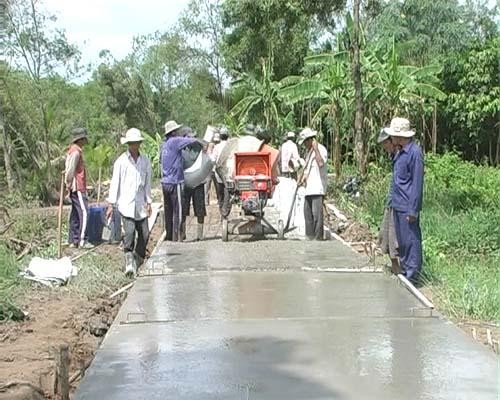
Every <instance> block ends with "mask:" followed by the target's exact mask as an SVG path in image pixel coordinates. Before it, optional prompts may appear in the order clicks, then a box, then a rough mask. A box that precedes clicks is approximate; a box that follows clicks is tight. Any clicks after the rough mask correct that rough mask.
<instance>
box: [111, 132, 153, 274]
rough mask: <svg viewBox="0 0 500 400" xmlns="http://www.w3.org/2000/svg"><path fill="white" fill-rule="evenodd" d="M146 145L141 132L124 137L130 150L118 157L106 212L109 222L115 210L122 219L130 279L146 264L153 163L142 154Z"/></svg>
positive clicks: (122, 140) (127, 134)
mask: <svg viewBox="0 0 500 400" xmlns="http://www.w3.org/2000/svg"><path fill="white" fill-rule="evenodd" d="M143 141H144V137H143V136H142V134H141V131H139V129H136V128H131V129H129V130H128V131H127V132H126V134H125V137H123V138H121V143H122V144H127V145H128V150H127V151H126V152H124V153H123V154H122V155H121V156H120V157H118V159H117V160H116V161H115V164H114V166H113V177H112V178H111V186H110V188H109V197H108V202H109V206H108V209H107V211H106V217H107V219H109V218H110V217H111V214H112V213H113V209H114V208H115V207H116V208H117V209H118V211H119V212H120V214H121V216H122V221H123V222H122V223H123V229H124V231H125V237H124V240H123V251H124V253H125V273H126V274H127V275H128V276H131V277H133V276H135V275H136V273H137V269H138V268H139V267H140V266H141V265H142V263H143V262H144V259H145V257H146V245H147V243H148V240H149V226H148V218H149V217H150V216H151V203H152V199H151V162H150V161H149V159H148V158H147V157H145V156H144V155H142V154H140V152H139V148H140V147H141V143H142V142H143ZM136 232H137V241H136V240H135V239H136Z"/></svg>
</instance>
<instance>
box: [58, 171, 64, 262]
mask: <svg viewBox="0 0 500 400" xmlns="http://www.w3.org/2000/svg"><path fill="white" fill-rule="evenodd" d="M63 203H64V171H63V172H61V187H60V193H59V209H58V214H57V258H61V257H62V214H63Z"/></svg>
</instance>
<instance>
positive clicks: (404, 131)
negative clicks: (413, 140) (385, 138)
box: [385, 117, 415, 138]
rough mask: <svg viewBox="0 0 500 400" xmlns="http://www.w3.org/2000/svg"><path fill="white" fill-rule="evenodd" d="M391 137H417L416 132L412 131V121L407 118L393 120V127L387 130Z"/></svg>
mask: <svg viewBox="0 0 500 400" xmlns="http://www.w3.org/2000/svg"><path fill="white" fill-rule="evenodd" d="M385 130H386V132H387V133H388V134H389V136H398V137H404V138H410V137H412V136H415V131H412V130H410V121H408V120H407V119H406V118H399V117H396V118H393V119H392V120H391V126H390V127H389V128H386V129H385Z"/></svg>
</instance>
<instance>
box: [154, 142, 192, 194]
mask: <svg viewBox="0 0 500 400" xmlns="http://www.w3.org/2000/svg"><path fill="white" fill-rule="evenodd" d="M197 141H198V140H197V139H195V138H190V137H180V136H174V137H170V138H167V139H166V140H165V141H164V142H163V143H162V146H161V153H160V163H161V172H162V174H161V183H162V184H174V185H177V184H179V183H183V182H184V168H183V159H182V149H184V148H185V147H187V146H189V145H191V144H193V143H196V142H197Z"/></svg>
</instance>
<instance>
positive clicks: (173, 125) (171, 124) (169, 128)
mask: <svg viewBox="0 0 500 400" xmlns="http://www.w3.org/2000/svg"><path fill="white" fill-rule="evenodd" d="M181 127H182V124H178V123H177V122H175V121H173V120H172V121H167V122H166V123H165V136H166V135H168V134H169V133H172V132H173V131H175V130H177V129H179V128H181Z"/></svg>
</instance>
